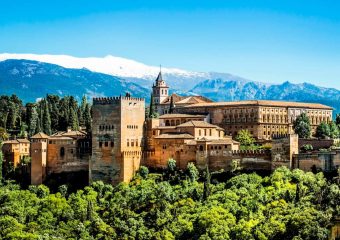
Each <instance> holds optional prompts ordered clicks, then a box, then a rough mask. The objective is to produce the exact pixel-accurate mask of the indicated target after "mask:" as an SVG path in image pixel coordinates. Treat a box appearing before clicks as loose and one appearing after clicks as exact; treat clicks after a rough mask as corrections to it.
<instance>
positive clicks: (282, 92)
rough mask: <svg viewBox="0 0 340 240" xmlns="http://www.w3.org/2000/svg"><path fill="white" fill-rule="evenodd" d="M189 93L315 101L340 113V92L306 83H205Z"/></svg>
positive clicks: (217, 98) (219, 98)
mask: <svg viewBox="0 0 340 240" xmlns="http://www.w3.org/2000/svg"><path fill="white" fill-rule="evenodd" d="M190 91H191V92H195V93H197V94H200V95H204V96H206V97H209V98H211V99H213V100H215V101H237V100H247V99H268V100H286V101H298V102H318V103H323V104H326V105H329V106H332V107H334V108H335V109H336V112H339V111H340V91H339V90H337V89H334V88H324V87H318V86H315V85H313V84H309V83H302V84H293V83H290V82H284V83H282V84H264V83H259V82H252V81H249V80H248V81H244V80H238V81H237V80H236V81H235V80H222V79H212V80H205V81H203V82H201V83H199V84H197V85H196V86H195V87H194V88H193V89H191V90H190Z"/></svg>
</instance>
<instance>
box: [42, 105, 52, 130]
mask: <svg viewBox="0 0 340 240" xmlns="http://www.w3.org/2000/svg"><path fill="white" fill-rule="evenodd" d="M43 106H44V111H43V119H42V129H43V132H44V133H46V134H47V135H51V134H52V130H51V116H50V110H49V108H48V103H47V101H46V100H44V102H43Z"/></svg>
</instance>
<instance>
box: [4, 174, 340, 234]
mask: <svg viewBox="0 0 340 240" xmlns="http://www.w3.org/2000/svg"><path fill="white" fill-rule="evenodd" d="M186 174H189V172H187V173H186ZM205 175H207V174H205ZM206 184H208V185H209V191H210V193H209V195H207V196H206V198H205V199H203V198H202V197H200V196H202V195H203V194H204V192H203V191H204V186H205V185H206ZM339 205H340V189H339V185H338V184H335V183H330V182H327V181H326V179H325V178H324V177H323V175H322V173H318V174H313V173H305V172H303V171H300V170H294V171H290V170H288V169H287V168H279V169H277V170H276V171H275V172H274V173H273V174H272V175H271V176H268V177H260V176H258V175H257V174H254V173H252V174H241V175H238V176H235V177H233V178H231V179H229V180H228V181H226V182H225V183H219V184H211V183H209V181H208V180H204V182H203V183H202V182H198V181H196V180H195V181H192V180H190V181H187V180H182V181H180V182H179V183H178V184H171V183H170V182H169V181H164V180H161V176H160V175H159V174H149V175H148V177H146V178H142V177H140V176H139V175H136V177H135V178H134V179H133V180H132V181H131V182H130V183H129V184H126V183H121V184H119V185H118V186H116V187H112V186H111V185H105V184H103V183H102V182H94V183H93V184H92V185H91V186H89V187H85V188H84V189H82V190H78V191H77V192H75V193H71V194H69V195H67V188H66V187H65V186H61V187H60V192H57V193H50V192H49V189H48V188H47V187H45V186H43V185H41V186H38V187H36V186H31V187H29V189H28V190H20V188H19V187H18V186H17V185H13V184H11V183H6V184H5V185H3V186H0V238H1V239H236V240H237V239H327V237H328V228H329V226H330V223H331V219H332V217H333V216H335V215H336V214H339V213H340V209H339Z"/></svg>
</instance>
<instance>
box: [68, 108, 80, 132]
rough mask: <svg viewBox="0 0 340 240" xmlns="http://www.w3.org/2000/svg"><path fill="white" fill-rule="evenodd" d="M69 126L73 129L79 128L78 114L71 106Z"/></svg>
mask: <svg viewBox="0 0 340 240" xmlns="http://www.w3.org/2000/svg"><path fill="white" fill-rule="evenodd" d="M69 127H71V129H72V130H73V131H76V130H79V123H78V116H77V114H76V112H75V111H74V109H73V108H71V111H70V120H69Z"/></svg>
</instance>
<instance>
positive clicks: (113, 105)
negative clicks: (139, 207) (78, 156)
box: [89, 94, 145, 184]
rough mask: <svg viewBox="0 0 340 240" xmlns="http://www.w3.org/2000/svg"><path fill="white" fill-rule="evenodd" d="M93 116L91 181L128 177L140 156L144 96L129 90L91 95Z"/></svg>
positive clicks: (132, 172) (118, 180) (134, 169)
mask: <svg viewBox="0 0 340 240" xmlns="http://www.w3.org/2000/svg"><path fill="white" fill-rule="evenodd" d="M92 118H93V125H92V157H91V160H90V164H89V179H90V182H92V181H97V180H102V181H104V182H106V183H112V184H116V183H119V182H121V181H125V182H127V181H129V180H130V179H131V178H132V176H133V174H134V173H135V171H136V170H138V168H139V166H140V162H141V160H142V147H143V144H144V139H143V127H144V121H145V100H144V99H143V98H134V97H131V96H130V94H126V96H125V97H109V98H94V99H93V108H92Z"/></svg>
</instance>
